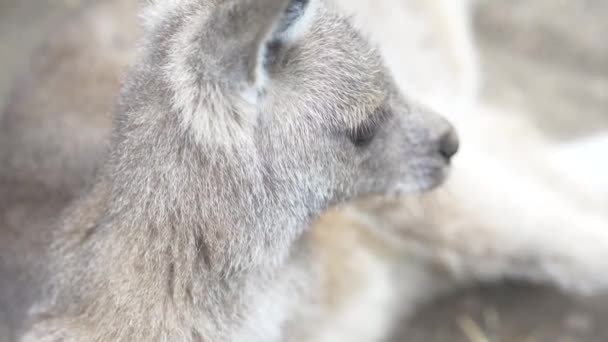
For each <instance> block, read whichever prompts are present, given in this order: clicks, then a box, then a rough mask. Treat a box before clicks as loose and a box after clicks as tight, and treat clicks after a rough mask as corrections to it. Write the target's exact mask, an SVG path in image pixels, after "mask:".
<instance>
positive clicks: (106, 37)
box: [0, 0, 608, 341]
mask: <svg viewBox="0 0 608 342" xmlns="http://www.w3.org/2000/svg"><path fill="white" fill-rule="evenodd" d="M343 2H344V3H342V4H341V5H342V6H344V7H346V10H350V11H353V12H356V13H355V14H358V16H357V18H358V19H359V20H360V25H361V27H362V28H363V29H364V30H369V31H370V34H371V35H372V36H373V37H376V38H377V41H379V43H380V47H381V48H382V50H383V52H384V53H385V56H386V60H387V61H388V63H389V65H390V66H392V67H393V70H394V72H395V75H396V79H397V82H398V83H399V84H400V85H401V86H402V87H403V88H404V89H406V91H410V92H412V93H414V94H416V96H418V97H419V98H421V99H422V100H424V101H425V102H427V103H428V104H430V105H431V106H435V107H436V108H438V109H439V110H440V111H441V113H443V114H445V115H448V116H449V117H450V119H451V120H452V121H453V122H454V123H456V126H457V127H458V129H459V130H460V131H461V135H462V136H463V137H464V142H465V148H464V150H463V155H462V156H460V158H458V159H457V160H456V163H455V166H454V168H455V169H454V171H453V175H452V178H451V179H450V181H449V182H448V184H447V185H446V186H445V187H444V189H442V190H439V191H438V192H436V193H435V194H430V195H425V196H423V197H422V198H421V199H409V200H403V201H394V202H393V201H386V200H378V201H375V200H372V201H367V202H365V203H362V204H358V205H357V206H355V207H354V208H348V209H346V210H338V211H333V212H331V213H329V214H328V215H326V216H325V217H324V218H323V219H322V220H321V221H320V222H319V223H318V224H317V225H315V227H314V230H313V232H314V237H315V239H316V240H315V241H317V243H316V244H315V246H316V248H317V251H316V253H315V254H314V255H315V257H317V258H319V262H318V264H319V265H321V266H320V272H319V274H320V277H321V279H323V280H324V281H325V283H324V285H325V286H323V287H321V289H320V290H319V291H320V293H321V294H320V296H321V298H322V299H323V300H322V302H323V303H324V305H326V306H327V310H326V311H325V312H327V313H328V314H326V315H325V316H323V315H319V316H318V317H319V321H318V322H316V323H317V324H318V325H319V326H322V327H325V328H326V329H325V330H324V331H327V335H326V336H323V337H321V338H320V337H318V336H316V337H315V339H312V340H315V341H319V340H325V341H335V340H347V338H348V339H349V340H353V341H371V340H379V339H380V338H381V337H383V336H384V335H386V334H387V332H388V331H390V330H391V327H392V325H393V324H394V323H395V317H399V316H403V315H408V314H410V313H411V311H412V310H413V309H415V307H416V306H417V305H418V304H420V303H422V302H424V301H426V300H428V299H430V298H432V297H433V296H435V295H437V294H438V293H442V292H445V291H449V290H452V289H454V288H456V287H460V286H465V285H468V284H471V283H473V282H476V281H495V280H499V279H501V278H503V277H505V278H515V279H522V280H528V281H530V280H531V281H534V282H542V283H549V284H554V285H557V286H560V287H561V288H563V289H566V290H572V291H574V292H576V293H588V292H590V291H594V290H600V289H604V288H605V287H606V286H607V285H608V284H607V282H608V280H606V279H604V273H605V271H608V262H606V261H605V260H608V259H607V258H608V229H607V227H606V225H607V222H608V217H606V214H605V211H603V210H602V209H603V208H605V203H606V202H603V201H605V200H606V197H605V196H606V194H607V193H608V192H607V191H606V189H605V188H601V186H605V184H606V183H605V181H604V180H605V178H604V177H603V174H600V173H599V172H597V173H595V172H593V173H592V174H589V172H590V171H589V170H599V169H600V168H598V167H587V166H585V167H582V166H581V165H594V161H596V159H595V158H594V157H593V156H591V158H583V156H584V155H585V154H582V153H581V151H592V150H593V149H596V148H597V149H598V150H600V151H601V150H605V149H603V147H602V146H603V145H604V144H606V142H605V139H604V138H602V137H599V138H597V140H594V143H593V144H589V143H576V144H572V145H568V146H564V147H561V146H560V147H557V148H556V147H554V146H552V145H549V143H548V142H547V141H546V140H545V139H544V138H543V137H542V136H540V134H539V133H538V132H537V131H536V130H535V129H533V128H532V127H531V126H530V125H529V124H528V123H527V122H523V121H520V120H518V119H516V118H514V117H513V116H510V115H509V114H508V113H501V111H500V110H498V109H496V108H491V107H490V106H488V105H486V104H482V105H480V104H479V103H478V101H479V99H478V95H477V94H478V88H479V83H480V81H479V70H478V62H477V56H476V52H475V50H474V45H473V42H472V38H471V36H470V32H469V30H470V28H469V27H468V25H469V19H468V11H467V9H466V6H468V5H467V4H465V3H464V2H457V1H439V0H438V1H387V2H383V3H382V5H381V6H380V5H378V4H374V6H372V5H371V4H369V3H367V2H365V1H357V2H349V1H343ZM359 6H360V7H359ZM395 8H399V9H400V10H398V11H397V10H395ZM372 9H374V11H373V12H372V11H371V10H372ZM367 11H369V12H367ZM133 12H134V6H133V5H132V4H131V5H129V4H125V2H123V1H110V2H106V3H101V4H99V5H96V6H95V7H94V8H93V9H90V10H89V11H85V14H84V15H82V16H81V17H80V19H79V20H78V21H76V22H73V23H70V24H69V25H68V29H67V32H71V34H69V35H67V36H63V37H61V36H57V37H55V38H53V40H52V41H51V43H49V44H48V45H47V47H45V48H43V49H42V50H41V51H42V52H41V53H40V56H41V57H43V56H57V59H54V58H49V59H46V58H47V57H45V58H41V59H37V58H34V59H33V66H34V67H33V68H32V72H31V74H29V75H27V76H25V77H23V78H22V81H21V83H20V84H19V85H18V88H17V90H16V92H15V93H14V95H13V96H12V99H11V103H10V104H9V111H8V112H13V113H19V114H20V115H22V114H31V115H36V114H39V115H40V117H35V118H31V119H28V120H27V121H18V120H22V119H19V118H21V117H22V116H17V119H15V118H12V117H4V118H3V122H2V125H3V127H8V128H9V129H6V132H8V133H14V135H11V134H3V136H2V138H0V139H6V140H2V144H1V146H3V153H6V151H5V150H9V151H11V152H17V153H16V154H14V155H12V156H10V157H8V158H10V160H11V161H10V162H8V163H6V164H3V165H8V166H9V167H4V166H3V167H2V169H0V172H6V174H10V177H6V176H4V175H3V177H6V178H4V179H11V180H13V179H15V178H14V177H15V176H18V182H17V183H14V184H12V183H11V184H8V183H7V182H3V183H2V184H1V185H2V186H3V187H4V188H5V189H9V193H8V194H9V195H8V196H2V198H0V201H5V202H2V205H3V207H2V210H3V211H4V214H3V215H4V217H5V218H4V222H3V223H2V224H3V225H4V226H3V227H2V229H4V230H5V231H6V232H9V233H8V234H12V235H13V236H12V238H11V239H4V238H3V239H1V240H0V241H1V242H0V243H3V244H2V245H1V246H0V248H2V250H3V253H4V251H8V252H9V253H15V254H16V253H17V251H14V250H13V249H14V248H16V247H17V246H21V245H15V244H14V241H17V240H18V239H20V236H19V234H20V233H19V228H20V226H21V225H23V222H39V223H38V225H40V227H39V228H36V229H34V234H33V236H35V237H36V239H33V240H31V239H30V240H29V241H34V242H32V243H31V245H27V246H26V248H27V249H29V250H31V251H33V252H35V251H38V250H42V249H44V242H45V241H47V240H46V239H48V237H46V236H45V233H46V232H45V230H44V228H45V226H44V222H48V220H49V218H50V217H54V216H55V215H57V211H58V210H59V209H60V208H62V207H63V206H64V205H65V204H66V203H69V201H70V200H71V199H73V198H74V196H76V195H77V194H78V193H79V192H80V191H81V190H82V189H83V186H84V185H85V184H86V183H87V180H88V179H90V177H92V174H94V173H95V170H96V168H97V167H98V163H99V161H100V159H101V158H102V156H103V154H104V153H105V147H106V143H105V142H106V141H107V139H108V134H109V125H110V121H111V120H110V116H109V115H108V116H105V115H106V114H108V113H109V111H110V110H111V107H112V101H113V100H112V98H113V97H114V95H115V94H116V93H117V92H118V81H117V80H118V78H119V76H120V74H121V73H122V71H123V69H124V68H125V67H126V66H127V64H128V63H129V62H130V58H131V56H132V49H133V46H134V42H135V38H136V37H137V34H133V35H131V34H132V33H135V32H137V25H136V23H135V20H134V17H132V15H133ZM115 13H121V14H122V15H123V16H121V17H119V18H123V19H116V17H114V14H115ZM368 13H370V14H371V13H375V15H373V16H371V15H370V16H369V17H367V16H365V14H368ZM410 16H411V17H410ZM370 18H373V19H375V20H377V21H373V19H370ZM405 18H408V19H411V21H408V19H405ZM429 18H431V19H429ZM116 20H118V21H116ZM370 20H371V21H370ZM404 22H409V23H416V24H412V25H414V26H412V27H413V28H416V29H412V30H409V29H404V27H403V25H404V24H403V23H404ZM112 23H113V24H114V25H116V26H114V25H112ZM408 25H409V24H408ZM416 25H418V26H416ZM450 25H454V26H450ZM412 27H409V28H412ZM84 28H88V29H86V30H85V29H84ZM387 31H388V32H394V35H392V36H391V35H389V34H386V35H384V34H385V32H387ZM374 32H376V33H374ZM125 33H129V35H125ZM410 35H411V36H410ZM64 37H67V39H64ZM438 37H440V38H438ZM92 38H93V39H92ZM395 40H398V41H399V42H400V43H402V44H395V43H394V42H395ZM410 42H419V43H420V44H422V46H421V45H417V44H415V43H412V44H409V43H410ZM429 42H433V43H430V44H431V48H428V47H427V46H426V45H425V44H429ZM433 44H437V45H433ZM402 46H405V48H400V47H402ZM66 52H71V53H70V54H68V53H66ZM54 53H57V54H56V55H55V54H54ZM410 58H411V59H410ZM95 60H98V62H92V61H95ZM404 60H408V62H407V63H403V61H404ZM410 61H411V63H410ZM57 65H65V69H63V68H58V67H57ZM80 65H82V66H83V69H84V70H83V71H81V72H75V71H74V70H75V69H76V70H78V67H74V66H80ZM96 66H99V69H97V68H96ZM96 70H99V73H96V72H95V71H96ZM47 73H48V74H47ZM69 77H77V78H78V79H76V80H71V79H70V78H69ZM81 78H82V79H81ZM41 80H43V82H41ZM100 80H104V81H105V80H107V81H106V82H102V83H99V81H100ZM44 81H47V82H48V83H47V82H44ZM89 81H90V82H92V83H94V84H95V85H94V86H92V87H86V86H84V85H83V83H85V82H89ZM58 84H61V85H65V86H74V85H76V84H79V85H80V86H77V87H75V89H74V90H73V91H70V90H65V89H64V88H62V87H58V86H57V85H58ZM100 84H101V85H103V84H106V85H107V86H100ZM32 94H33V95H37V94H38V95H39V96H40V99H38V97H36V96H32ZM78 99H87V100H83V101H82V102H80V101H75V100H78ZM64 100H65V101H64ZM54 106H58V107H57V108H56V109H50V108H55V107H54ZM51 110H52V111H54V112H58V113H62V114H65V116H60V117H62V118H65V120H64V121H59V122H56V121H55V122H51V123H45V122H48V119H49V117H48V116H47V115H48V111H51ZM26 118H27V116H26ZM92 118H96V119H92ZM54 119H57V118H56V117H54ZM12 120H17V121H12ZM41 127H42V129H41ZM30 129H31V130H35V132H36V134H35V135H27V134H26V135H24V134H23V133H24V132H26V133H27V132H28V130H30ZM40 132H44V133H45V134H39V133H40ZM66 132H71V133H75V134H67V133H66ZM79 133H82V136H80V135H79ZM55 134H56V135H55ZM66 136H68V137H70V139H74V140H70V141H65V140H62V139H63V138H64V137H66ZM38 139H39V140H38ZM32 140H33V141H32ZM53 142H56V145H54V144H53ZM4 146H8V148H5V147H4ZM47 149H48V150H47ZM19 151H31V152H28V153H30V154H31V155H32V156H35V158H34V160H35V162H31V161H28V160H27V159H25V158H24V159H21V158H20V157H19ZM564 156H567V157H564ZM3 157H4V158H7V157H6V154H5V155H3ZM54 158H68V159H66V160H56V159H54ZM71 158H74V159H71ZM577 158H583V160H578V159H577ZM3 161H4V160H3ZM570 161H574V162H570ZM40 162H42V163H41V164H40ZM40 165H44V167H42V170H44V171H43V172H40V170H41V169H40V167H41V166H40ZM600 165H601V164H600ZM603 165H605V164H603ZM0 175H1V174H0ZM576 175H580V176H576ZM0 181H1V179H0ZM583 181H584V182H583ZM580 184H591V185H587V187H584V188H581V187H580V186H579V185H580ZM598 184H599V185H598ZM585 189H586V190H587V191H582V190H585ZM13 191H14V192H13ZM523 193H526V194H527V196H526V197H525V198H522V196H521V194H523ZM14 198H23V199H24V200H22V201H13V200H12V199H14ZM50 199H52V203H50ZM582 201H585V202H582ZM16 202H18V204H15V203H16ZM579 203H585V205H580V204H579ZM32 212H36V213H37V215H35V216H32V215H31V213H32ZM34 225H36V223H34ZM5 227H8V228H5ZM379 227H383V228H382V229H379ZM387 231H388V233H387ZM6 232H3V233H2V234H7V233H6ZM26 241H28V240H26ZM36 241H37V242H36ZM5 245H6V246H5ZM17 248H19V247H17ZM2 260H3V262H4V261H5V260H8V259H4V258H3V259H2ZM35 260H36V258H35V257H32V260H29V259H27V258H25V259H23V260H21V261H20V262H25V263H31V264H32V265H33V266H32V267H35V264H36V262H37V261H35ZM2 266H3V267H4V268H6V269H8V270H9V272H10V270H11V269H14V270H20V269H23V265H16V266H15V265H2ZM27 268H30V266H29V265H28V266H27ZM34 269H35V268H34ZM9 274H10V273H9ZM12 276H14V277H22V276H24V275H21V274H19V273H17V272H15V273H14V274H12ZM32 279H35V278H32ZM5 286H6V287H7V289H6V290H5V288H4V287H5ZM10 287H11V284H10V282H6V283H5V282H2V283H0V291H3V293H17V291H16V290H15V289H11V288H10ZM3 298H8V300H9V301H10V300H15V301H20V300H22V299H21V298H19V296H6V297H3ZM3 300H4V299H3ZM3 304H4V303H3ZM9 304H10V302H9ZM370 307H373V308H377V309H378V312H377V314H374V313H372V311H371V310H370ZM0 314H1V312H0ZM372 318H373V319H372ZM0 319H3V317H2V316H0ZM8 319H9V318H7V320H8ZM1 327H2V325H1V323H0V329H1ZM311 329H317V328H315V327H311ZM359 329H360V330H359ZM319 330H321V329H319ZM345 332H346V334H349V335H348V336H346V335H344V334H345ZM302 340H304V337H302Z"/></svg>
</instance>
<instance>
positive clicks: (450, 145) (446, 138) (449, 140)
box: [439, 129, 460, 160]
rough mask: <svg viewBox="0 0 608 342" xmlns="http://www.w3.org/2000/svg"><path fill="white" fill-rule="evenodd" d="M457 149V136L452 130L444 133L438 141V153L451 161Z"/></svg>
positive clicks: (458, 142)
mask: <svg viewBox="0 0 608 342" xmlns="http://www.w3.org/2000/svg"><path fill="white" fill-rule="evenodd" d="M459 148H460V141H459V139H458V134H456V131H454V130H453V129H451V130H449V131H448V132H446V133H445V134H444V135H443V136H442V137H441V140H440V141H439V153H440V154H441V155H442V156H443V157H444V158H445V159H447V160H450V159H452V157H454V155H455V154H456V153H458V149H459Z"/></svg>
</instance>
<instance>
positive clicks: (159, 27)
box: [138, 0, 458, 206]
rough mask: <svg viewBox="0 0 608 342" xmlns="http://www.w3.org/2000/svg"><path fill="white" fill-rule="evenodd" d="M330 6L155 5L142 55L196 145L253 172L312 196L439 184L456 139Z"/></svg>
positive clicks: (270, 1) (262, 1)
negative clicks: (401, 89) (405, 90)
mask: <svg viewBox="0 0 608 342" xmlns="http://www.w3.org/2000/svg"><path fill="white" fill-rule="evenodd" d="M169 3H170V4H169ZM328 7H329V6H328V5H327V4H326V3H325V2H323V1H322V0H292V1H288V0H259V1H252V0H244V1H200V0H184V1H175V2H161V1H157V3H156V4H152V5H151V8H150V10H149V11H148V12H147V14H146V15H145V17H146V19H147V22H146V25H147V28H148V31H149V32H148V36H149V37H151V39H150V40H149V41H148V48H149V49H150V50H151V51H149V55H148V57H147V58H149V60H150V61H152V62H153V63H146V64H152V65H154V67H155V70H154V72H157V73H162V80H161V83H162V84H155V85H156V86H159V87H162V90H163V94H164V95H166V96H169V97H168V98H166V99H165V101H161V102H164V103H163V105H164V107H163V109H164V110H165V113H167V114H166V115H176V116H179V120H180V125H181V129H183V130H184V132H185V133H186V134H190V135H192V137H193V139H194V140H195V141H196V143H197V144H199V145H200V149H201V151H204V152H205V153H208V154H211V153H220V154H222V155H224V154H225V155H226V158H227V159H230V158H231V157H228V156H227V155H234V156H235V158H234V159H231V163H233V162H236V161H237V160H241V161H242V162H241V164H240V165H234V164H233V165H232V166H233V167H235V168H238V169H243V171H249V172H255V171H258V172H260V173H261V174H262V175H263V180H264V182H265V187H266V189H267V190H271V189H273V188H274V187H281V186H282V187H285V190H286V191H291V192H297V193H301V194H302V193H303V194H306V197H305V198H306V201H307V204H308V205H311V206H317V205H318V206H324V205H327V203H334V202H341V201H344V200H346V199H349V198H352V197H353V196H360V195H365V194H384V193H389V192H416V191H423V190H428V189H430V188H433V187H434V186H436V185H438V184H440V182H441V181H442V179H443V178H444V176H445V173H446V169H447V167H448V164H449V160H450V158H451V157H452V156H453V155H454V154H455V153H456V151H457V148H458V142H457V139H456V137H455V134H454V133H453V131H452V128H451V127H450V126H449V124H447V123H446V122H445V121H444V120H443V119H441V118H440V117H439V116H437V115H436V114H434V113H431V112H429V111H427V110H425V109H423V108H421V107H418V106H416V105H414V104H413V103H412V102H411V101H409V100H408V99H406V98H405V97H404V96H403V95H402V94H401V93H400V92H399V90H398V89H396V87H395V85H394V82H393V80H392V79H391V76H390V75H389V74H388V73H387V70H386V69H385V68H384V66H383V64H382V61H381V58H380V56H379V55H378V53H377V52H376V50H375V49H374V48H373V47H372V46H370V44H369V43H368V42H367V41H366V40H365V39H364V38H363V37H362V36H361V35H360V34H359V33H358V32H357V31H356V30H355V29H353V27H351V25H350V24H349V22H348V21H347V20H345V19H344V18H342V17H340V16H339V15H336V14H335V13H334V12H333V11H332V10H331V9H330V8H328ZM140 85H141V84H138V86H140ZM168 113H171V114H168ZM237 155H238V156H239V157H236V156H237ZM233 171H234V170H233ZM229 172H230V171H229ZM294 196H295V195H294Z"/></svg>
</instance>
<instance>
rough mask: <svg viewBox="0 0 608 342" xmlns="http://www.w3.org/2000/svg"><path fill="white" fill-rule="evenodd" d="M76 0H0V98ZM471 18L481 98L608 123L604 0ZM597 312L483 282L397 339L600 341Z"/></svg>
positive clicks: (599, 125) (553, 1) (545, 119)
mask: <svg viewBox="0 0 608 342" xmlns="http://www.w3.org/2000/svg"><path fill="white" fill-rule="evenodd" d="M80 6H82V3H81V2H80V1H79V0H69V1H68V0H0V107H2V106H3V104H4V103H5V102H6V98H7V94H8V92H9V89H10V87H11V80H12V79H13V77H14V76H15V75H16V73H17V72H18V71H19V70H20V68H21V67H23V66H24V65H25V63H26V62H27V60H28V58H29V56H30V54H31V53H32V51H33V50H34V48H35V47H36V46H37V45H38V44H39V43H40V42H41V41H42V40H43V38H44V37H46V36H47V34H48V32H50V30H51V28H52V27H54V26H56V25H59V24H60V23H61V22H62V21H64V20H65V19H66V18H68V15H69V14H70V13H72V12H74V11H76V10H78V8H79V7H80ZM474 24H475V31H476V39H477V43H478V45H479V48H480V49H481V56H482V61H481V62H482V65H483V72H484V78H485V82H484V86H483V92H484V95H485V97H486V98H488V99H490V100H491V101H492V102H494V103H495V104H498V105H500V106H503V107H505V108H508V109H512V110H513V112H514V113H519V112H521V113H523V112H526V113H528V114H527V115H530V118H531V120H532V121H533V122H534V123H535V124H536V125H537V126H538V127H539V128H540V129H541V130H542V131H543V132H544V133H545V134H546V135H547V137H549V138H550V139H555V140H558V141H567V140H571V139H575V138H580V137H584V136H588V135H591V134H593V133H596V132H600V131H604V130H607V129H608V1H607V0H574V1H573V0H485V1H479V3H478V4H477V5H476V10H475V19H474ZM606 156H608V151H606ZM598 157H601V156H598ZM607 276H608V275H607ZM606 317H608V299H606V300H603V299H598V298H593V299H591V298H590V299H574V298H567V297H565V296H563V295H561V294H559V293H557V292H555V291H553V290H550V289H544V288H535V287H528V286H521V285H501V286H496V287H492V286H490V287H485V288H479V289H472V290H468V291H465V292H463V293H459V294H456V295H453V296H451V297H449V298H444V299H441V300H439V301H437V302H436V303H433V304H432V305H429V306H427V307H425V308H424V309H423V310H422V311H421V312H420V313H419V314H418V315H416V317H414V319H413V321H412V323H411V324H410V326H408V327H404V331H405V329H407V333H405V332H400V333H399V335H400V338H399V337H398V338H397V339H398V340H402V341H408V342H434V341H441V342H447V341H450V342H497V341H502V342H606V341H608V324H604V323H605V322H606Z"/></svg>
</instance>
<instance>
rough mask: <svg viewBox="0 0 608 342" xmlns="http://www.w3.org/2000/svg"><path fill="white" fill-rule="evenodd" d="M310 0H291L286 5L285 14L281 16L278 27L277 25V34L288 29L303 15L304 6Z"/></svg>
mask: <svg viewBox="0 0 608 342" xmlns="http://www.w3.org/2000/svg"><path fill="white" fill-rule="evenodd" d="M309 2H310V0H292V1H290V2H289V5H287V9H286V10H285V15H284V16H283V18H282V20H281V22H280V23H279V27H277V34H281V33H284V32H286V31H287V30H289V28H290V27H291V26H293V25H294V24H295V22H296V21H298V20H299V19H300V18H301V17H302V16H303V15H304V11H305V10H306V6H308V3H309Z"/></svg>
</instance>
